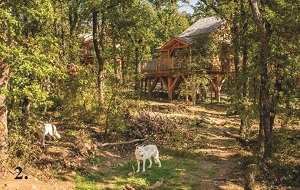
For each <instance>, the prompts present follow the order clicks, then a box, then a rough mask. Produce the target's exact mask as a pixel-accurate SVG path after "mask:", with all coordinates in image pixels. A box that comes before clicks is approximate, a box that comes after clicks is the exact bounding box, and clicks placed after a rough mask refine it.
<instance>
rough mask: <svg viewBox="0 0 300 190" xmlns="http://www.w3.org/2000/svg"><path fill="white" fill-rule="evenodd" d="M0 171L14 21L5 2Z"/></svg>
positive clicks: (0, 32)
mask: <svg viewBox="0 0 300 190" xmlns="http://www.w3.org/2000/svg"><path fill="white" fill-rule="evenodd" d="M0 24H1V26H2V27H1V28H0V50H1V51H0V55H1V59H0V163H1V165H0V167H1V168H0V171H2V169H3V168H2V167H4V166H5V164H6V162H7V158H8V127H7V112H8V110H7V105H6V96H7V90H8V89H7V87H8V82H9V73H10V68H9V64H8V62H9V59H10V57H9V56H8V55H10V53H11V51H13V50H12V49H13V46H14V40H13V37H14V32H13V26H14V24H15V20H14V19H13V17H11V15H10V13H9V11H8V7H7V4H6V2H3V3H1V4H0Z"/></svg>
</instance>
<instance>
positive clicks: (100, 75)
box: [93, 11, 104, 104]
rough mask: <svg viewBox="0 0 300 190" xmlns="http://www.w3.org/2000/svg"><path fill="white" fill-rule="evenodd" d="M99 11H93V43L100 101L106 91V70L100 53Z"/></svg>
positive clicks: (101, 101) (102, 100)
mask: <svg viewBox="0 0 300 190" xmlns="http://www.w3.org/2000/svg"><path fill="white" fill-rule="evenodd" d="M98 27H99V25H98V12H97V11H94V12H93V43H94V50H95V53H96V58H97V62H98V98H99V103H100V104H102V103H103V102H104V93H103V74H104V73H103V72H104V61H103V58H102V56H101V53H100V49H99V42H98Z"/></svg>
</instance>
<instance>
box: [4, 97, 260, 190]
mask: <svg viewBox="0 0 300 190" xmlns="http://www.w3.org/2000/svg"><path fill="white" fill-rule="evenodd" d="M147 105H148V106H149V108H150V110H151V111H150V112H151V114H152V115H153V114H154V115H155V114H159V115H163V117H164V120H169V121H170V122H173V123H174V124H175V125H176V126H177V127H176V129H174V131H169V132H168V133H167V135H166V137H165V138H164V139H163V140H162V139H160V140H157V139H155V138H151V136H149V138H148V139H147V140H146V141H145V142H143V144H156V145H157V146H158V148H159V151H160V160H161V163H162V167H161V168H158V167H157V165H156V164H153V166H152V168H151V169H148V168H146V172H145V173H134V171H135V170H136V161H135V158H134V149H135V146H136V145H138V144H128V145H118V146H115V147H114V146H108V147H105V148H103V149H97V150H94V149H93V144H94V143H95V142H96V138H95V137H97V135H96V133H95V132H96V131H97V126H86V125H76V124H75V123H74V124H70V123H68V124H65V123H57V126H59V132H60V133H61V136H62V139H61V140H60V141H56V142H50V143H48V144H47V145H46V147H45V148H44V149H41V152H40V154H39V155H37V156H36V157H37V158H36V160H37V161H36V162H35V166H34V167H33V166H31V167H26V168H25V167H24V168H23V173H22V175H23V176H28V179H25V178H23V179H19V180H16V179H14V177H15V176H16V175H17V171H13V169H11V172H9V174H8V175H7V176H6V178H4V179H0V189H52V190H54V189H123V188H124V187H125V186H126V184H129V185H130V186H132V187H134V188H135V189H141V190H143V189H152V188H153V187H154V186H153V184H155V183H156V182H157V181H163V183H162V185H161V186H160V187H158V188H157V189H170V190H171V189H195V190H197V189H244V183H245V182H244V170H245V163H244V161H245V160H247V157H249V156H251V153H250V152H249V151H247V150H245V149H244V148H243V147H242V146H240V144H239V143H238V142H237V141H236V140H235V139H233V138H229V137H226V136H225V135H224V133H223V131H224V130H226V131H229V132H231V133H235V134H237V131H238V126H239V120H238V118H237V117H234V116H232V117H227V116H226V106H225V105H222V104H211V105H207V106H205V107H201V106H190V107H184V109H181V108H180V105H177V104H169V103H157V102H148V103H147ZM178 106H179V107H178ZM148 112H149V111H148ZM207 121H210V122H207ZM246 149H247V148H246ZM147 165H148V163H147ZM19 166H22V163H19ZM257 188H258V189H261V188H262V187H260V186H257Z"/></svg>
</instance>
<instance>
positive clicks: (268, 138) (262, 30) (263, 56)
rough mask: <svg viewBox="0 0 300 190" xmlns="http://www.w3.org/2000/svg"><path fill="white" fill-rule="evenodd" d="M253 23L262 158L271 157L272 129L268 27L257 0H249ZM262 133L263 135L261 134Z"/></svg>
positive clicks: (269, 34)
mask: <svg viewBox="0 0 300 190" xmlns="http://www.w3.org/2000/svg"><path fill="white" fill-rule="evenodd" d="M249 2H250V6H251V10H252V14H253V18H254V21H255V23H256V26H257V29H258V32H259V35H260V43H261V45H260V59H259V64H260V67H261V70H260V72H261V73H260V78H261V82H260V84H261V86H260V93H259V95H260V96H259V106H260V122H259V128H260V133H261V134H260V135H263V133H264V137H263V136H261V137H260V138H261V140H264V147H263V148H264V149H263V150H264V158H267V157H269V156H271V154H272V127H273V126H271V123H270V77H269V73H268V58H269V51H270V50H269V47H270V44H269V43H270V36H271V31H270V26H269V25H268V23H267V22H266V21H264V20H263V17H262V15H261V13H260V10H259V7H258V3H257V0H249ZM262 132H263V133H262Z"/></svg>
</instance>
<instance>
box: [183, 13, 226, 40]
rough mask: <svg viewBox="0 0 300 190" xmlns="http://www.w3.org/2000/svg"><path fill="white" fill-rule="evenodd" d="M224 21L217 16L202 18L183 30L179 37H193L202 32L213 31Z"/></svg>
mask: <svg viewBox="0 0 300 190" xmlns="http://www.w3.org/2000/svg"><path fill="white" fill-rule="evenodd" d="M222 23H223V21H222V20H221V19H218V18H216V17H214V16H213V17H207V18H201V19H199V20H198V21H197V22H195V23H194V24H193V25H192V26H190V27H189V28H188V29H186V30H185V31H184V32H182V33H181V34H180V35H179V36H178V37H193V36H198V35H201V34H208V33H212V32H213V31H214V30H215V29H216V28H218V27H219V26H221V25H222Z"/></svg>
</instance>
